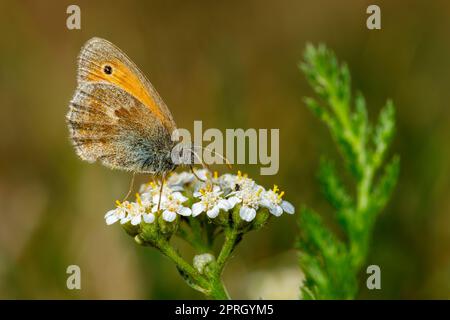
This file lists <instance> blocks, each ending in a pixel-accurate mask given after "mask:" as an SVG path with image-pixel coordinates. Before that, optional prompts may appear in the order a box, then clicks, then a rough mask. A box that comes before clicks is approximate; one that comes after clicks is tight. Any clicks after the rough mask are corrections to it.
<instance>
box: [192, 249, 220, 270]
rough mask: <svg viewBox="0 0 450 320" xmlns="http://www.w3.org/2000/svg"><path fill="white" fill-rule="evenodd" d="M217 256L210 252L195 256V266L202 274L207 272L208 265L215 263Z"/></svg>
mask: <svg viewBox="0 0 450 320" xmlns="http://www.w3.org/2000/svg"><path fill="white" fill-rule="evenodd" d="M215 261H216V258H215V257H214V256H213V255H212V254H210V253H203V254H199V255H196V256H195V257H194V268H195V269H197V271H198V272H200V273H201V274H205V273H206V272H207V271H208V270H207V268H208V266H209V265H210V264H211V263H214V262H215Z"/></svg>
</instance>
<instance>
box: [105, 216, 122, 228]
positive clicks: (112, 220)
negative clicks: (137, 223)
mask: <svg viewBox="0 0 450 320" xmlns="http://www.w3.org/2000/svg"><path fill="white" fill-rule="evenodd" d="M105 221H106V224H107V225H108V226H109V225H111V224H113V223H116V222H117V221H119V218H118V217H117V216H116V215H110V216H108V217H106V219H105Z"/></svg>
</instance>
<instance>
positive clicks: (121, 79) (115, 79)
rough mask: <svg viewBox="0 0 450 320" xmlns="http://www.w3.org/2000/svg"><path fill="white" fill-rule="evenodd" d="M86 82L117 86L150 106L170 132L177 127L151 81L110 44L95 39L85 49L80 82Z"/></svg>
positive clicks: (82, 53) (80, 57)
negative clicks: (106, 83)
mask: <svg viewBox="0 0 450 320" xmlns="http://www.w3.org/2000/svg"><path fill="white" fill-rule="evenodd" d="M105 71H108V72H105ZM84 82H108V83H111V84H114V85H116V86H118V87H119V88H121V89H123V90H125V91H126V92H128V93H129V94H131V95H132V96H134V97H135V98H136V99H138V100H139V101H141V102H142V103H143V104H144V105H145V106H147V107H148V109H149V110H150V112H152V113H153V114H154V115H155V116H156V118H158V119H159V120H160V121H161V122H162V123H163V124H164V126H166V127H167V129H168V130H169V131H173V130H174V129H175V128H176V125H175V122H174V120H173V117H172V114H171V113H170V111H169V109H168V108H167V106H166V104H165V103H164V101H163V100H162V99H161V97H160V96H159V94H158V92H157V91H156V90H155V88H154V87H153V86H152V84H151V83H150V81H148V80H147V78H146V77H145V76H144V74H143V73H142V72H141V71H140V70H139V68H138V67H137V66H136V65H135V64H134V63H133V62H132V61H131V59H130V58H128V57H127V56H126V55H125V53H123V52H122V51H121V50H120V49H119V48H117V47H116V46H115V45H113V44H112V43H111V42H109V41H107V40H104V39H101V38H92V39H90V40H89V41H87V42H86V44H85V45H84V46H83V48H82V49H81V53H80V56H79V58H78V83H84Z"/></svg>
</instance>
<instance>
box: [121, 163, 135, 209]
mask: <svg viewBox="0 0 450 320" xmlns="http://www.w3.org/2000/svg"><path fill="white" fill-rule="evenodd" d="M135 175H136V172H135V171H133V176H132V177H131V182H130V188H129V189H128V193H127V195H126V196H125V198H124V199H123V200H122V202H124V201H125V200H127V199H128V197H129V196H130V194H131V191H132V190H133V186H134V177H135Z"/></svg>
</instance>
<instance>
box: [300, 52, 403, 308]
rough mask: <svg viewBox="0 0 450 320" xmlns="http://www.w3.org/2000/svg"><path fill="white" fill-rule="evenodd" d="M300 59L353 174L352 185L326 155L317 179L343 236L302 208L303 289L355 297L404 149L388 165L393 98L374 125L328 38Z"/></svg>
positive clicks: (313, 294) (317, 106)
mask: <svg viewBox="0 0 450 320" xmlns="http://www.w3.org/2000/svg"><path fill="white" fill-rule="evenodd" d="M299 67H300V69H301V70H302V71H303V72H304V73H305V75H306V77H307V79H308V82H309V83H310V85H311V86H312V88H313V90H314V92H315V93H316V94H317V95H318V96H319V98H320V99H319V100H316V99H313V98H306V99H305V102H306V105H307V106H308V107H309V108H310V109H311V110H312V112H313V113H314V114H315V115H316V116H317V117H318V118H319V119H320V120H322V121H323V122H324V123H325V124H326V126H327V127H328V129H329V131H330V133H331V135H332V137H333V140H334V142H335V143H336V146H337V148H338V150H339V151H340V153H341V154H342V157H343V160H344V164H345V167H346V168H347V169H348V170H349V171H350V173H351V177H352V181H354V186H353V189H349V188H348V186H346V185H345V184H344V183H343V182H342V180H341V177H340V175H338V173H337V171H336V168H335V165H334V163H333V162H332V161H331V160H328V159H324V160H322V161H321V163H320V169H319V174H318V178H319V182H320V185H321V187H322V190H323V193H324V196H325V198H326V200H327V201H328V202H329V204H330V205H331V206H332V207H333V208H334V211H335V214H336V219H337V222H338V223H339V225H340V226H341V227H342V231H343V233H344V235H345V236H344V238H345V239H340V238H339V237H338V236H337V235H335V234H334V233H333V232H332V231H331V230H330V229H329V228H327V227H326V226H325V224H324V222H323V221H322V219H321V217H320V215H318V214H317V213H316V212H314V211H313V210H312V209H309V208H306V207H305V208H303V210H302V212H301V215H300V226H301V236H300V238H299V240H298V247H299V250H300V266H301V268H302V270H303V272H304V273H305V277H306V280H305V283H304V284H303V286H302V296H303V298H304V299H353V298H355V297H356V295H357V293H358V274H359V272H360V271H361V269H362V267H363V265H364V263H365V260H366V257H367V253H368V249H369V244H370V239H371V234H372V230H373V227H374V223H375V220H376V217H377V215H378V214H379V212H380V211H381V210H382V208H383V207H384V206H385V204H386V202H387V201H388V199H389V198H390V195H391V193H392V190H393V189H394V186H395V184H396V182H397V177H398V173H399V157H398V156H394V157H392V158H391V159H390V160H389V161H388V162H387V164H385V165H383V163H384V160H385V158H386V153H387V150H388V147H389V145H390V144H391V142H392V138H393V136H394V131H395V119H394V118H395V109H394V105H393V103H392V102H391V101H388V102H387V103H386V105H385V107H384V108H383V109H382V111H381V113H380V115H379V118H378V120H377V123H376V125H375V127H374V128H372V127H371V125H370V123H369V121H368V118H367V109H366V102H365V99H364V97H363V95H362V94H360V93H358V94H356V96H355V97H354V99H352V93H351V81H350V72H349V69H348V67H347V65H346V64H345V63H344V64H339V62H338V61H337V59H336V57H335V55H334V53H333V52H332V51H330V50H329V49H327V48H326V46H325V45H319V46H317V47H314V46H313V45H308V46H307V48H306V50H305V54H304V62H303V63H301V64H300V66H299Z"/></svg>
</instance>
